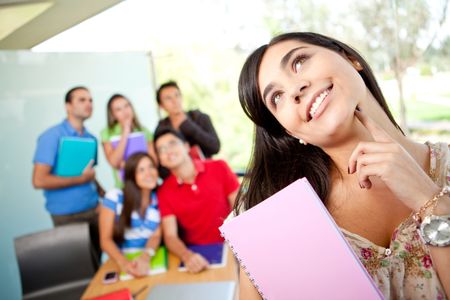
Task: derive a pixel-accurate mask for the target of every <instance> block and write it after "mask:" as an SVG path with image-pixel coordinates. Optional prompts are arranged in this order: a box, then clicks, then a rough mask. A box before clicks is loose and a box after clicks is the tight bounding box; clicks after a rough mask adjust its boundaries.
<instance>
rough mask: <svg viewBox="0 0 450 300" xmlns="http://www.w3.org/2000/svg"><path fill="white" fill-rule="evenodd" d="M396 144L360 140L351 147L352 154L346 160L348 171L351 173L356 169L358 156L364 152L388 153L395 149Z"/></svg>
mask: <svg viewBox="0 0 450 300" xmlns="http://www.w3.org/2000/svg"><path fill="white" fill-rule="evenodd" d="M395 147H396V145H395V144H393V143H380V142H360V143H358V145H357V146H356V147H355V149H353V152H352V154H351V155H350V158H349V160H348V173H349V174H353V173H354V172H355V171H356V163H357V161H358V158H359V156H361V155H362V154H366V153H377V152H378V153H388V152H393V151H395V150H396V148H395Z"/></svg>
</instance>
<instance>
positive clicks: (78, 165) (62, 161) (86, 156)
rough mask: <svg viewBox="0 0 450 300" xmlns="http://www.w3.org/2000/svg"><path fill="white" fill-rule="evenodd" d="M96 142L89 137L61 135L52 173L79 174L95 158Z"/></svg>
mask: <svg viewBox="0 0 450 300" xmlns="http://www.w3.org/2000/svg"><path fill="white" fill-rule="evenodd" d="M96 154H97V142H96V141H95V140H94V139H91V138H79V137H62V138H61V139H60V140H59V148H58V157H57V160H56V166H55V171H54V173H55V174H56V175H58V176H64V177H72V176H80V175H81V174H82V173H83V170H84V169H85V168H86V166H87V165H88V164H89V162H90V161H91V160H94V161H95V159H96Z"/></svg>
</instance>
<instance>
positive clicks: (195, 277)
mask: <svg viewBox="0 0 450 300" xmlns="http://www.w3.org/2000/svg"><path fill="white" fill-rule="evenodd" d="M227 255H228V258H227V265H226V266H225V267H223V268H216V269H208V270H205V271H202V272H200V273H198V274H191V273H187V272H180V271H178V266H179V264H180V260H179V259H178V258H177V257H176V256H175V255H173V254H171V253H170V252H169V268H168V271H167V272H166V273H163V274H158V275H152V276H146V277H143V278H139V279H133V280H128V281H118V282H116V283H113V284H103V283H102V280H103V277H104V275H105V273H107V272H111V271H118V270H119V267H118V266H117V264H116V263H115V262H114V261H113V260H111V259H109V260H108V261H107V262H106V263H104V264H103V265H102V266H101V267H100V269H99V270H98V271H97V273H96V274H95V276H94V278H93V279H92V280H91V282H90V283H89V286H88V287H87V289H86V290H85V291H84V294H83V296H82V299H88V298H93V297H96V296H100V295H102V294H105V293H108V292H112V291H115V290H120V289H122V288H129V289H130V290H131V292H132V293H135V292H137V291H138V290H139V289H141V288H142V287H143V286H145V285H147V286H148V287H147V288H146V289H145V291H144V292H142V293H140V294H139V295H138V297H136V300H145V299H146V297H147V295H148V293H149V292H150V290H151V289H152V288H153V286H155V285H157V284H167V283H190V282H207V281H236V287H237V285H238V269H237V264H236V261H235V259H234V256H233V253H232V252H231V251H230V250H229V249H227ZM236 290H237V288H236Z"/></svg>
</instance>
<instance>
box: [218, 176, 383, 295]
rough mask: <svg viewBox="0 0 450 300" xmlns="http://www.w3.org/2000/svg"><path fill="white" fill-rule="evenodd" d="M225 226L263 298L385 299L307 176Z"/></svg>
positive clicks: (233, 247) (227, 238)
mask: <svg viewBox="0 0 450 300" xmlns="http://www.w3.org/2000/svg"><path fill="white" fill-rule="evenodd" d="M219 230H220V231H221V234H222V236H223V237H224V238H225V240H226V241H227V243H228V244H229V246H230V248H231V250H232V251H233V252H234V254H235V256H236V258H237V259H238V261H239V262H240V264H241V266H242V268H243V269H244V270H245V271H246V273H247V274H248V276H249V277H250V279H251V280H252V282H253V284H254V285H255V287H256V288H257V289H258V291H259V293H260V294H261V296H262V298H263V299H271V300H272V299H273V300H278V299H283V300H289V299H345V300H349V299H365V300H369V299H383V296H382V295H381V293H380V292H379V290H378V288H377V287H376V286H375V284H374V282H373V281H372V278H371V277H370V276H369V274H368V273H367V272H366V270H365V269H364V267H363V265H362V264H361V262H360V261H359V259H358V257H356V255H355V254H354V253H353V250H352V249H351V248H350V245H349V244H348V243H347V241H346V240H345V238H344V236H343V235H342V233H341V231H340V230H339V228H338V227H337V225H336V223H335V222H334V220H333V219H332V217H331V216H330V214H329V213H328V211H327V209H326V208H325V206H324V205H323V203H322V201H321V200H320V199H319V197H318V196H317V194H316V193H315V191H314V189H313V188H312V186H311V185H310V184H309V182H308V180H306V178H302V179H299V180H297V181H295V182H294V183H292V184H290V185H289V186H287V187H286V188H284V189H283V190H281V191H279V192H278V193H276V194H274V195H272V196H271V197H269V198H267V199H266V200H265V201H263V202H261V203H259V204H258V205H256V206H254V207H253V208H251V209H249V210H248V211H246V212H244V213H242V214H240V215H239V216H237V217H235V218H233V219H231V220H229V221H228V222H226V223H225V224H223V225H222V226H221V227H220V228H219Z"/></svg>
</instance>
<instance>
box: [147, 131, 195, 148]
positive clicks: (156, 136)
mask: <svg viewBox="0 0 450 300" xmlns="http://www.w3.org/2000/svg"><path fill="white" fill-rule="evenodd" d="M166 134H172V135H174V136H175V137H177V138H179V139H180V140H181V141H183V143H186V142H187V140H186V137H185V136H184V135H183V134H182V133H181V132H179V131H176V130H175V129H173V128H164V129H161V130H157V131H156V132H155V136H154V137H153V145H154V146H155V150H156V141H157V140H158V139H159V138H160V137H162V136H163V135H166Z"/></svg>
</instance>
